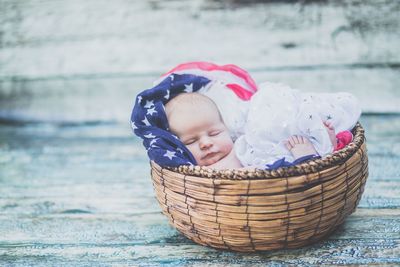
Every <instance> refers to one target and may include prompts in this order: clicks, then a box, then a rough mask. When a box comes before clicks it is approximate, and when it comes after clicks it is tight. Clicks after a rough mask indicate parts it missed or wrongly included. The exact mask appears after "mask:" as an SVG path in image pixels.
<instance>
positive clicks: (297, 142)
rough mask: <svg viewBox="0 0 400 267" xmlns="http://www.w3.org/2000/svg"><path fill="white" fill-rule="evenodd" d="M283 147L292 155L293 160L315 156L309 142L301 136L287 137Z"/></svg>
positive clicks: (315, 152)
mask: <svg viewBox="0 0 400 267" xmlns="http://www.w3.org/2000/svg"><path fill="white" fill-rule="evenodd" d="M285 145H286V148H287V149H288V150H289V151H290V153H292V155H293V157H294V159H298V158H301V157H304V156H308V155H313V154H317V151H315V148H314V146H313V145H312V144H311V142H310V141H309V140H308V139H307V138H305V137H303V136H298V135H293V136H291V137H289V139H288V140H287V142H286V144H285Z"/></svg>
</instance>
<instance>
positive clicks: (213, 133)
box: [209, 130, 222, 136]
mask: <svg viewBox="0 0 400 267" xmlns="http://www.w3.org/2000/svg"><path fill="white" fill-rule="evenodd" d="M221 132H222V131H220V130H217V131H211V132H210V133H209V135H210V136H216V135H219V134H220V133H221Z"/></svg>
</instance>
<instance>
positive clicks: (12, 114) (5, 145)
mask: <svg viewBox="0 0 400 267" xmlns="http://www.w3.org/2000/svg"><path fill="white" fill-rule="evenodd" d="M259 2H263V1H236V0H235V1H212V0H195V1H191V0H190V1H189V0H186V1H184V0H182V1H158V0H155V1H126V0H116V1H107V0H88V1H79V0H72V1H62V0H53V1H48V0H26V1H14V0H0V121H3V122H4V121H7V122H8V123H5V124H0V266H2V265H5V266H9V265H11V266H12V265H17V266H30V265H35V266H48V265H50V266H62V265H69V266H79V265H82V266H87V265H116V266H126V265H129V266H131V265H140V266H154V265H170V266H178V265H186V266H193V265H201V266H227V265H229V266H249V265H266V264H270V265H277V266H279V265H288V264H292V265H299V266H301V265H303V266H308V265H321V264H330V265H338V264H354V265H359V264H384V265H393V266H398V265H399V264H400V259H399V255H400V219H399V218H400V208H399V207H400V197H399V196H400V174H399V173H400V172H399V164H400V154H399V151H400V147H399V144H400V137H399V132H400V116H399V115H392V116H388V115H377V116H364V117H363V118H362V123H363V125H364V126H365V128H366V135H367V140H368V141H367V142H368V149H369V160H370V162H369V166H370V178H369V180H368V182H367V185H366V188H365V193H364V196H363V198H362V200H361V202H360V205H359V208H358V210H357V211H356V213H355V214H353V215H352V216H350V217H349V218H348V219H347V220H346V222H345V224H344V225H342V226H341V227H340V228H339V229H338V230H337V231H336V232H335V233H334V234H333V235H332V236H331V237H329V239H328V240H326V241H324V242H321V243H318V244H315V245H313V246H310V247H306V248H303V249H297V250H284V251H275V252H265V253H255V254H241V253H232V252H227V251H218V250H214V249H211V248H206V247H202V246H199V245H196V244H194V243H192V242H191V241H189V240H187V239H186V238H184V237H183V236H182V235H180V234H179V233H178V232H177V231H176V230H174V229H173V228H171V227H170V226H169V225H168V222H167V219H166V218H165V217H164V216H163V215H162V214H161V212H160V208H159V206H158V204H157V202H156V199H155V197H154V192H153V189H152V185H151V180H150V174H149V172H150V170H149V166H148V161H147V157H146V155H145V152H144V149H143V148H142V146H141V144H140V143H139V141H138V140H136V139H134V138H133V137H132V135H130V131H131V130H130V129H129V124H128V123H127V121H128V118H129V115H130V111H131V108H132V103H133V99H134V96H135V94H136V93H137V92H139V91H140V90H143V89H144V88H148V87H149V86H150V85H151V84H152V81H153V80H154V79H155V78H157V77H158V75H159V74H161V73H163V72H165V71H166V70H167V69H169V68H171V67H173V66H175V65H176V64H178V63H181V62H185V61H191V60H206V61H213V62H216V63H220V64H226V63H235V64H237V65H239V66H242V67H243V68H245V69H247V70H249V71H250V73H251V74H252V76H254V78H255V79H256V80H257V81H258V82H261V81H266V80H268V81H279V82H283V83H287V84H289V85H291V86H293V87H297V88H301V89H304V90H312V91H323V92H334V91H339V90H340V91H342V90H344V91H349V92H352V93H353V94H355V95H356V96H357V97H358V98H359V99H360V100H361V103H362V106H363V110H364V112H368V113H370V114H371V113H378V114H387V113H399V112H400V106H399V104H398V103H400V90H399V84H400V75H399V69H400V68H399V67H400V47H399V43H400V18H399V16H398V11H399V10H400V2H399V1H389V0H380V1H375V0H367V1H358V0H343V1H299V2H297V3H290V2H291V1H265V2H266V3H259ZM243 3H247V4H243ZM249 3H250V4H249ZM21 121H34V122H36V123H28V124H24V123H20V122H21Z"/></svg>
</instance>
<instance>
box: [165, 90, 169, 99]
mask: <svg viewBox="0 0 400 267" xmlns="http://www.w3.org/2000/svg"><path fill="white" fill-rule="evenodd" d="M164 98H165V99H169V90H167V94H166V95H165V96H164Z"/></svg>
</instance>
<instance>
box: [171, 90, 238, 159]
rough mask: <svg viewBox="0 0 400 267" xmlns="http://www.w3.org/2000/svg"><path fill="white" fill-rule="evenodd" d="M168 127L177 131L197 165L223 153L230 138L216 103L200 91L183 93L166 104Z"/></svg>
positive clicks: (229, 150)
mask: <svg viewBox="0 0 400 267" xmlns="http://www.w3.org/2000/svg"><path fill="white" fill-rule="evenodd" d="M165 111H166V114H167V118H168V123H169V127H170V131H171V132H172V133H174V134H176V135H177V136H178V137H179V139H180V140H181V141H182V142H183V143H184V144H185V145H186V147H187V148H188V149H189V151H190V152H191V153H192V154H193V156H194V158H195V159H196V161H197V164H198V165H200V166H208V165H211V164H214V163H216V162H217V161H219V160H221V159H222V158H224V157H226V156H227V155H228V154H229V153H230V152H231V151H232V148H233V142H232V139H231V137H230V135H229V132H228V129H227V128H226V126H225V124H224V122H223V120H222V117H221V114H220V113H219V110H218V108H217V106H216V105H215V103H214V102H213V101H212V100H211V99H210V98H208V97H207V96H205V95H202V94H199V93H183V94H179V95H178V96H176V97H174V98H173V99H172V100H170V101H169V102H168V103H167V104H166V105H165Z"/></svg>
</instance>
